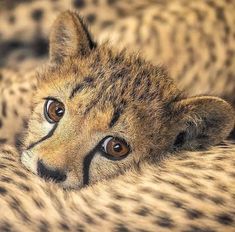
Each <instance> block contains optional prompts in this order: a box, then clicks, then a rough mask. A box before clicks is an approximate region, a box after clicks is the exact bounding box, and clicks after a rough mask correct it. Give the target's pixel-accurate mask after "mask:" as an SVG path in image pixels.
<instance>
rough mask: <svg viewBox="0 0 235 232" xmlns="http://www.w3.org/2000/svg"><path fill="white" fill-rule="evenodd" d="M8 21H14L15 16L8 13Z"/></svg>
mask: <svg viewBox="0 0 235 232" xmlns="http://www.w3.org/2000/svg"><path fill="white" fill-rule="evenodd" d="M8 21H9V23H10V24H14V23H15V21H16V18H15V16H14V15H10V16H9V18H8Z"/></svg>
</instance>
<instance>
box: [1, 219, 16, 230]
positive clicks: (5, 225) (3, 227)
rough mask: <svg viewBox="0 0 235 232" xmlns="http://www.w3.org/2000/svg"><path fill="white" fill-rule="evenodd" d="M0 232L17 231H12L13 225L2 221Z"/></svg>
mask: <svg viewBox="0 0 235 232" xmlns="http://www.w3.org/2000/svg"><path fill="white" fill-rule="evenodd" d="M0 231H3V232H12V231H15V230H13V229H12V225H11V224H10V223H9V222H6V221H0Z"/></svg>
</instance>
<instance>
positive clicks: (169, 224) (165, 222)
mask: <svg viewBox="0 0 235 232" xmlns="http://www.w3.org/2000/svg"><path fill="white" fill-rule="evenodd" d="M155 223H156V224H157V225H159V226H161V227H165V228H173V227H174V222H173V220H172V219H171V218H170V217H167V216H162V217H158V218H157V220H156V221H155Z"/></svg>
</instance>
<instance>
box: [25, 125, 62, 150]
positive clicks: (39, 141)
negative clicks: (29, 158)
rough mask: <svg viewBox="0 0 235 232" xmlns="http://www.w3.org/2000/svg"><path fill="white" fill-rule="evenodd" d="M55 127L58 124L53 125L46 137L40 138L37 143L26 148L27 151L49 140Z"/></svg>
mask: <svg viewBox="0 0 235 232" xmlns="http://www.w3.org/2000/svg"><path fill="white" fill-rule="evenodd" d="M57 126H58V124H55V125H54V126H53V128H52V129H51V130H50V131H49V133H48V134H47V135H46V136H44V137H42V138H41V139H40V140H38V141H37V142H34V143H32V144H30V145H29V146H28V147H27V150H29V149H32V148H33V147H35V146H36V145H38V144H39V143H41V142H43V141H44V140H46V139H48V138H50V137H51V136H52V135H53V134H54V132H55V130H56V128H57Z"/></svg>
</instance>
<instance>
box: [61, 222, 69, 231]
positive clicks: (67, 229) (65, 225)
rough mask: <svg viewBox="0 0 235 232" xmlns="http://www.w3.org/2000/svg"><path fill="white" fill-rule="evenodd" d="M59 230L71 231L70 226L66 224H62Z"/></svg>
mask: <svg viewBox="0 0 235 232" xmlns="http://www.w3.org/2000/svg"><path fill="white" fill-rule="evenodd" d="M59 228H61V229H62V231H69V226H68V225H67V224H66V223H65V222H61V223H60V224H59Z"/></svg>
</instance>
